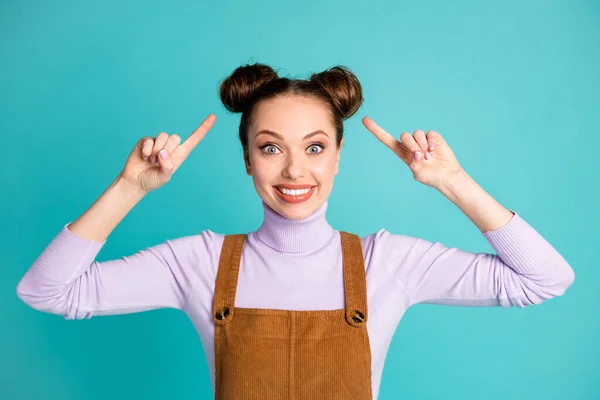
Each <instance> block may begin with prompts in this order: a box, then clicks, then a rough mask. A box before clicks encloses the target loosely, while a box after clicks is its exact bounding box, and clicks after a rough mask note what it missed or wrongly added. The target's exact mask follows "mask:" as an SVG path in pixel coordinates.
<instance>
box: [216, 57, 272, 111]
mask: <svg viewBox="0 0 600 400" xmlns="http://www.w3.org/2000/svg"><path fill="white" fill-rule="evenodd" d="M277 78H279V76H278V75H277V72H275V70H273V68H271V67H270V66H268V65H265V64H260V63H256V64H247V65H242V66H239V67H237V68H236V69H235V70H234V71H233V72H232V74H231V75H229V76H228V77H227V78H225V80H224V81H223V82H222V83H221V86H220V88H219V94H220V96H221V101H222V102H223V105H224V106H225V108H227V109H228V110H229V111H233V112H240V113H241V112H244V111H245V110H246V109H247V108H248V106H249V105H250V104H251V102H252V98H253V96H254V94H255V93H256V92H257V90H258V89H259V88H260V87H261V86H263V85H265V84H266V83H269V82H271V81H273V80H275V79H277Z"/></svg>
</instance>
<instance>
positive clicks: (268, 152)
mask: <svg viewBox="0 0 600 400" xmlns="http://www.w3.org/2000/svg"><path fill="white" fill-rule="evenodd" d="M269 147H270V148H273V149H275V151H277V150H278V149H277V147H275V146H273V145H272V144H266V145H264V146H262V147H261V150H264V149H268V148H269ZM265 153H267V154H277V153H276V152H274V151H269V150H267V151H265Z"/></svg>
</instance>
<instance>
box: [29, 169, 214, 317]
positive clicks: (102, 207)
mask: <svg viewBox="0 0 600 400" xmlns="http://www.w3.org/2000/svg"><path fill="white" fill-rule="evenodd" d="M142 197H143V195H142V194H141V193H139V192H138V191H137V190H135V188H132V187H131V185H130V184H128V183H127V182H123V181H122V180H120V179H119V178H117V179H116V180H115V181H114V182H113V183H112V184H111V185H110V186H109V188H108V189H107V190H106V191H105V192H104V193H103V194H102V195H101V196H100V198H98V200H97V201H96V202H95V203H94V204H93V205H92V206H91V207H90V208H89V209H88V210H87V211H86V212H85V213H84V214H83V215H82V216H80V217H79V218H78V219H77V220H76V221H75V222H73V223H71V224H66V225H65V226H64V227H63V229H62V230H61V231H60V232H59V234H58V235H57V236H56V237H55V238H54V240H52V242H51V243H50V244H49V245H48V246H47V247H46V249H45V250H44V251H43V252H42V253H41V255H40V256H39V257H38V258H37V259H36V260H35V262H34V263H33V265H32V266H31V267H30V268H29V270H28V271H27V272H26V274H25V275H24V276H23V278H22V279H21V280H20V282H19V284H18V286H17V295H18V296H19V298H21V299H22V300H23V301H24V302H25V303H26V304H28V305H29V306H30V307H32V308H34V309H36V310H39V311H44V312H49V313H53V314H58V315H63V316H64V317H65V318H66V319H82V318H90V317H92V316H96V315H112V314H123V313H132V312H139V311H146V310H151V309H156V308H163V307H169V308H177V309H181V308H183V307H184V305H185V300H186V296H187V293H188V288H189V285H190V282H192V280H193V279H194V278H195V276H196V274H198V273H211V271H212V270H211V268H210V266H209V265H207V264H208V263H209V262H210V259H209V258H210V257H209V249H210V245H211V241H212V238H213V234H212V233H211V232H210V231H205V232H202V234H200V235H195V236H188V237H182V238H178V239H175V240H168V241H166V242H165V243H161V244H159V245H157V246H154V247H150V248H147V249H144V250H141V251H139V252H137V253H135V254H132V255H130V256H127V257H121V258H119V259H115V260H109V261H105V262H97V261H95V258H96V256H97V254H98V253H99V251H100V249H101V248H102V247H103V246H104V244H105V243H106V239H107V237H108V236H109V235H110V233H111V232H112V231H113V229H114V228H115V227H116V226H117V225H118V223H119V222H120V221H121V220H122V219H123V217H124V216H125V215H126V214H127V213H128V212H129V211H130V210H131V209H132V208H133V207H134V205H135V204H136V203H137V202H138V201H139V200H140V199H141V198H142Z"/></svg>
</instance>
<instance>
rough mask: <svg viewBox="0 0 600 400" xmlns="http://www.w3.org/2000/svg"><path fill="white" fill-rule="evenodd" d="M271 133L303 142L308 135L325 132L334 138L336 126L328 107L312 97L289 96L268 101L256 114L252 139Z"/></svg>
mask: <svg viewBox="0 0 600 400" xmlns="http://www.w3.org/2000/svg"><path fill="white" fill-rule="evenodd" d="M263 129H268V130H271V131H274V132H277V133H279V134H280V135H282V136H283V137H284V138H286V139H290V140H294V139H297V138H301V137H303V136H304V135H306V134H307V133H310V132H313V131H316V130H319V129H321V130H323V131H325V132H326V133H327V135H328V136H329V137H333V136H332V134H333V132H334V126H333V124H332V121H331V116H330V114H329V110H328V109H327V105H326V104H325V102H323V101H322V100H321V99H318V98H316V97H310V96H300V95H286V96H278V97H275V98H273V99H269V100H265V101H262V102H260V103H259V104H258V105H257V108H256V109H255V110H254V115H253V121H252V127H251V128H250V132H249V133H250V134H251V135H250V136H252V137H253V136H254V135H256V132H259V131H260V130H263Z"/></svg>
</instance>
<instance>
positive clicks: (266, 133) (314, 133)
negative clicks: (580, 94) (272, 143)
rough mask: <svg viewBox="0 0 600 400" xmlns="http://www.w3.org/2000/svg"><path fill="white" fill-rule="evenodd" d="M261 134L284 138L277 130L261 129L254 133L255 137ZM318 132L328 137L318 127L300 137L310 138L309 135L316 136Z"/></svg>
mask: <svg viewBox="0 0 600 400" xmlns="http://www.w3.org/2000/svg"><path fill="white" fill-rule="evenodd" d="M262 134H265V135H271V136H274V137H276V138H277V139H281V140H284V139H283V136H281V135H280V134H278V133H277V132H273V131H270V130H268V129H261V130H260V131H258V133H257V134H256V136H255V137H258V135H262ZM319 134H323V135H325V136H327V137H329V135H328V134H326V133H325V132H324V131H322V130H321V129H319V130H316V131H314V132H311V133H309V134H308V135H306V136H304V137H303V138H302V140H306V139H309V138H311V137H313V136H316V135H319Z"/></svg>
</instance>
